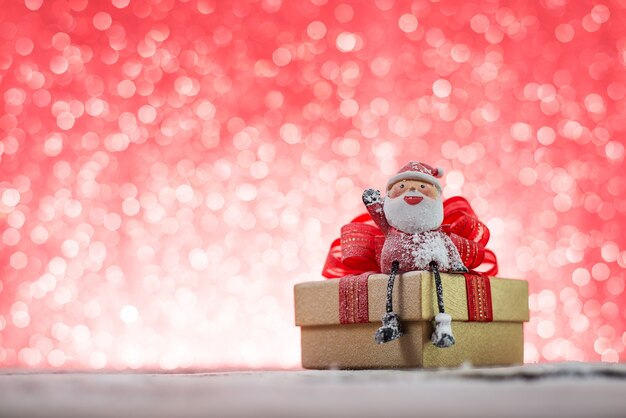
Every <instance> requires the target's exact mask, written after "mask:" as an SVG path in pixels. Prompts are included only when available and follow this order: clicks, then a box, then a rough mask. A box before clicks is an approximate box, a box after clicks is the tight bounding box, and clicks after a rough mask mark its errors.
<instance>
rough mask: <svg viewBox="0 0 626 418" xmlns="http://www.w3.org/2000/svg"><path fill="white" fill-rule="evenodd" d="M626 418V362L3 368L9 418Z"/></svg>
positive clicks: (1, 406) (0, 378) (0, 401)
mask: <svg viewBox="0 0 626 418" xmlns="http://www.w3.org/2000/svg"><path fill="white" fill-rule="evenodd" d="M131 416H132V417H151V418H152V417H157V418H158V417H168V418H175V417H208V416H215V417H242V416H254V417H331V416H340V417H360V418H365V417H380V418H397V417H409V416H412V417H416V416H419V417H438V418H442V417H499V418H500V417H567V418H576V417H585V418H589V417H626V364H601V363H596V364H589V363H560V364H542V365H525V366H519V367H507V368H491V369H472V368H469V367H466V368H460V369H454V370H438V371H437V370H362V371H340V370H331V371H250V372H222V373H201V372H198V373H170V374H165V373H75V372H26V371H9V370H0V417H33V418H35V417H36V418H40V417H64V418H73V417H81V418H82V417H96V418H97V417H116V418H119V417H131Z"/></svg>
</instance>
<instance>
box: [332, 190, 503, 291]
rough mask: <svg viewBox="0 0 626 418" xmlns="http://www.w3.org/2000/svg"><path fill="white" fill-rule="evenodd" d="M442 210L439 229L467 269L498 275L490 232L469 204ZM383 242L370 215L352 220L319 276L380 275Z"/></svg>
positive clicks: (456, 201) (459, 201)
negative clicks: (370, 272) (491, 246)
mask: <svg viewBox="0 0 626 418" xmlns="http://www.w3.org/2000/svg"><path fill="white" fill-rule="evenodd" d="M443 211H444V219H443V225H442V227H441V229H442V231H444V232H445V233H446V234H448V235H449V236H450V239H451V240H452V242H453V243H454V245H455V246H456V247H457V249H458V250H459V254H460V256H461V260H463V264H465V266H466V267H467V268H469V269H476V268H477V267H480V268H481V269H483V270H484V269H486V270H484V271H483V272H482V273H477V274H485V275H488V276H493V275H495V274H497V272H498V261H497V259H496V255H495V254H494V253H493V252H492V251H491V250H488V249H486V248H485V246H486V245H487V241H489V229H488V228H487V226H486V225H485V224H484V223H482V222H481V221H480V220H478V217H477V216H476V214H475V213H474V211H473V209H472V207H471V206H470V204H469V202H468V201H467V200H466V199H464V198H463V197H460V196H456V197H452V198H450V199H447V200H446V201H444V202H443ZM384 241H385V237H384V236H383V233H382V231H381V230H380V228H378V227H377V226H376V225H375V224H374V221H373V220H372V218H371V217H370V216H369V214H367V213H364V214H362V215H360V216H358V217H356V218H354V219H353V220H352V221H351V222H350V223H349V224H347V225H344V226H343V227H342V228H341V237H340V238H338V239H336V240H335V241H333V243H332V244H331V246H330V250H329V252H328V256H327V257H326V263H325V264H324V269H323V271H322V275H323V276H324V277H326V278H329V279H330V278H338V277H344V276H347V275H352V274H355V275H360V274H362V273H364V272H367V271H373V272H380V253H381V251H382V247H383V243H384Z"/></svg>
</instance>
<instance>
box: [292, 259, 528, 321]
mask: <svg viewBox="0 0 626 418" xmlns="http://www.w3.org/2000/svg"><path fill="white" fill-rule="evenodd" d="M388 277H389V276H387V275H386V274H373V275H371V276H369V279H368V283H367V304H366V305H367V313H366V320H365V322H379V321H380V320H381V318H382V316H383V315H384V313H385V295H386V293H387V279H388ZM340 280H341V279H327V280H323V281H315V282H305V283H300V284H297V285H296V286H295V289H294V296H295V319H296V325H298V326H312V325H333V324H340V323H341V321H340V303H339V282H340ZM441 281H442V287H443V298H444V303H445V308H446V313H448V314H450V315H451V316H452V319H453V320H454V321H468V319H469V314H468V301H467V292H466V280H465V277H464V276H463V275H462V274H445V273H442V274H441ZM489 282H490V288H491V299H492V310H493V321H496V322H522V321H528V282H526V281H525V280H515V279H502V278H496V277H491V278H490V280H489ZM393 305H394V306H393V308H394V312H396V313H397V314H398V315H399V316H400V318H402V320H403V321H429V320H432V319H433V318H434V317H435V315H436V314H437V312H438V310H437V295H436V292H435V281H434V277H433V275H432V273H430V272H427V271H412V272H407V273H404V274H401V275H398V277H397V278H396V282H395V286H394V294H393Z"/></svg>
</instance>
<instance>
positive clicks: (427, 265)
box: [363, 162, 467, 347]
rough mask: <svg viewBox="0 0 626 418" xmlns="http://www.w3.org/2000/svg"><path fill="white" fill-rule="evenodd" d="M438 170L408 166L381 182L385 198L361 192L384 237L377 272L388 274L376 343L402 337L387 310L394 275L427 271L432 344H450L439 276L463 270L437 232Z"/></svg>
mask: <svg viewBox="0 0 626 418" xmlns="http://www.w3.org/2000/svg"><path fill="white" fill-rule="evenodd" d="M442 175H443V170H442V169H441V168H433V167H431V166H429V165H427V164H423V163H419V162H410V163H408V164H407V165H405V166H404V167H403V168H402V169H401V170H400V171H399V172H398V174H396V175H395V176H393V177H392V178H391V179H389V181H388V183H387V195H386V196H385V199H384V200H383V199H381V196H380V192H379V191H378V190H374V189H367V190H365V192H363V203H365V206H366V207H367V210H368V212H369V213H370V215H371V216H372V218H373V219H374V222H375V223H376V224H377V225H378V226H379V227H380V229H381V230H382V231H383V233H384V235H385V243H384V246H383V249H382V253H381V258H380V267H381V271H382V272H383V273H386V274H389V282H388V286H387V313H386V314H385V316H384V317H383V326H382V327H381V328H380V329H379V330H378V331H377V333H376V336H375V340H376V342H378V343H379V344H380V343H386V342H389V341H393V340H395V339H397V338H399V337H400V336H401V335H402V330H401V327H400V320H399V318H398V315H397V314H396V313H394V312H393V309H392V308H393V306H392V299H391V295H392V291H393V284H394V280H395V276H396V274H397V273H402V272H407V271H414V270H430V271H432V272H433V274H434V276H435V285H436V289H437V302H438V305H439V314H437V315H436V317H435V332H434V333H433V335H432V341H433V343H434V344H435V345H436V346H438V347H449V346H451V345H453V344H454V343H455V341H454V336H453V335H452V329H451V321H452V318H451V317H450V315H448V314H446V313H445V309H444V306H443V294H442V293H443V290H442V286H441V278H440V277H439V272H440V271H442V272H467V268H466V267H465V266H464V265H463V262H462V261H461V257H460V255H459V252H458V250H457V248H456V247H455V245H454V244H453V243H452V240H451V239H450V237H449V236H448V234H446V233H445V232H444V231H443V230H442V226H441V223H442V222H443V199H442V197H441V185H440V184H439V180H438V179H439V178H441V177H442Z"/></svg>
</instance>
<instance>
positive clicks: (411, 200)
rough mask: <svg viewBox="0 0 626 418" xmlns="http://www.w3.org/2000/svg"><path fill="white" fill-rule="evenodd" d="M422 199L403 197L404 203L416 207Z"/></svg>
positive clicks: (418, 197) (419, 197) (420, 197)
mask: <svg viewBox="0 0 626 418" xmlns="http://www.w3.org/2000/svg"><path fill="white" fill-rule="evenodd" d="M423 199H424V198H423V197H422V196H404V201H405V202H406V203H408V204H409V205H417V204H418V203H419V202H421V201H422V200H423Z"/></svg>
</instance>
